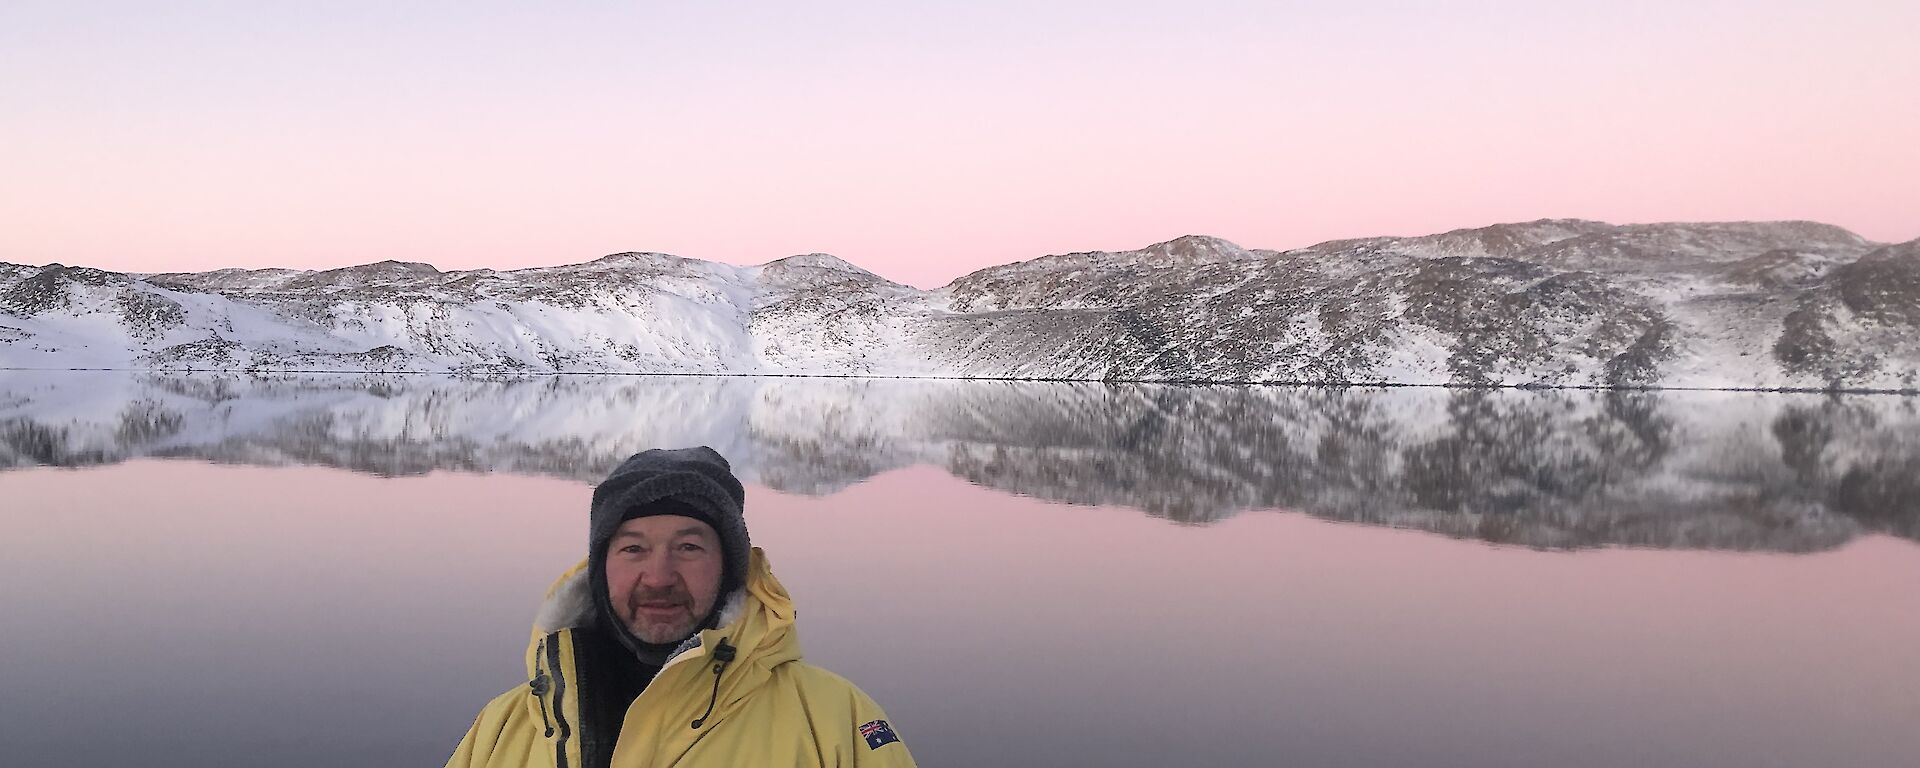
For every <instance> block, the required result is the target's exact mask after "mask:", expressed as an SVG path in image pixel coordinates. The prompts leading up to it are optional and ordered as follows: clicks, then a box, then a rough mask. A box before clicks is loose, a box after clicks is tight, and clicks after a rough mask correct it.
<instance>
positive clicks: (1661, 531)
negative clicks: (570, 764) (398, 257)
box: [0, 372, 1920, 767]
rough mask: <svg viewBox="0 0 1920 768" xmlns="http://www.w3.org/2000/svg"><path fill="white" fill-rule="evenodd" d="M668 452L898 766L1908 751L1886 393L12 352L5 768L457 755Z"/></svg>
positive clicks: (1839, 756)
mask: <svg viewBox="0 0 1920 768" xmlns="http://www.w3.org/2000/svg"><path fill="white" fill-rule="evenodd" d="M693 444H706V445H711V446H713V447H714V448H716V449H718V450H720V451H721V452H722V453H724V454H725V455H727V457H728V458H729V459H731V460H732V461H733V462H734V464H735V468H736V469H737V470H738V471H739V473H740V475H741V477H742V479H743V480H745V481H746V482H747V484H748V508H747V517H748V521H749V525H750V527H751V529H752V533H753V537H754V541H755V543H756V544H758V545H760V546H762V547H764V548H765V549H766V550H767V552H768V554H769V556H770V559H771V560H772V562H773V565H774V568H775V571H776V573H778V574H779V576H780V577H781V579H782V580H783V581H784V582H785V583H786V585H787V586H788V588H789V589H790V590H791V592H792V593H793V595H794V599H795V601H796V604H797V605H798V606H799V610H800V618H799V629H800V635H801V638H802V642H803V645H804V647H805V649H806V652H807V655H808V656H809V658H810V659H812V660H813V661H815V662H816V663H819V664H821V665H823V666H826V667H828V668H830V669H833V670H835V671H837V672H840V673H841V674H843V675H846V676H847V677H849V678H851V679H852V680H854V681H855V682H857V683H858V684H860V686H861V687H863V688H864V689H866V690H867V691H868V692H869V693H871V694H872V695H873V696H874V697H875V698H876V699H877V700H879V701H880V702H881V703H882V704H883V705H884V706H885V707H886V708H887V709H888V711H889V714H890V716H891V718H892V720H893V721H894V723H895V724H896V725H897V727H898V730H899V731H900V733H901V735H902V736H903V738H904V739H905V740H906V741H907V742H908V744H909V745H910V746H911V747H912V748H913V750H914V752H915V754H916V756H917V757H918V758H919V759H920V762H921V764H923V765H928V766H941V765H1036V766H1056V765H1057V766H1067V765H1111V766H1163V765H1304V766H1348V765H1365V766H1477V767H1480V766H1537V765H1555V766H1621V765H1636V766H1637V765H1686V766H1807V765H1820V766H1904V765H1914V764H1916V763H1917V762H1920V728H1916V727H1915V726H1914V724H1915V723H1916V722H1920V594H1917V592H1920V589H1917V588H1920V401H1916V400H1915V399H1912V398H1900V397H1889V396H1852V397H1828V396H1822V395H1810V394H1797V395H1788V394H1752V393H1705V392H1691V393H1689V392H1669V393H1606V392H1580V391H1551V392H1529V391H1490V390H1442V389H1312V388H1247V387H1175V386H1140V385H1104V384H1038V383H1013V382H936V381H868V380H823V379H740V378H699V377H665V378H662V377H608V378H601V377H578V376H574V377H548V378H533V379H524V380H502V381H475V380H459V379H448V378H441V377H424V376H378V377H368V376H309V377H299V376H274V377H270V378H251V377H242V376H232V375H224V376H217V375H189V376H170V377H160V376H150V375H144V374H125V373H52V372H48V373H37V372H0V615H4V616H5V617H6V619H5V631H4V633H0V654H4V658H5V659H6V660H7V661H6V662H5V664H4V668H5V670H6V676H5V677H6V688H5V690H4V691H0V745H4V749H5V751H6V754H7V755H8V757H7V762H8V763H9V764H14V763H18V764H22V765H36V764H69V765H91V764H110V763H112V764H117V763H124V762H126V761H127V759H128V758H129V757H130V756H131V757H137V758H138V759H139V761H140V764H142V765H182V766H186V765H215V764H253V763H258V762H262V761H263V759H264V760H266V761H269V762H271V763H272V764H275V765H295V766H309V765H310V766H341V765H394V766H418V765H439V764H440V763H441V762H443V761H444V760H445V757H446V755H447V753H448V752H449V751H450V750H451V749H452V747H453V744H454V743H455V742H456V741H457V740H458V739H459V737H460V735H461V734H462V733H464V731H465V729H466V727H467V725H468V724H469V723H470V721H471V719H472V717H473V715H474V713H475V712H476V711H477V710H478V709H479V707H480V706H481V705H482V704H483V703H484V702H485V701H486V700H487V699H488V698H490V697H491V696H493V695H495V694H497V693H499V692H500V691H503V690H505V689H507V688H509V687H511V686H513V685H515V684H516V683H518V682H520V681H521V677H522V672H521V666H522V662H521V654H522V652H523V651H524V648H525V643H526V639H527V632H528V628H529V625H530V622H531V619H532V614H533V611H534V608H535V605H536V603H537V602H538V601H539V598H540V595H541V594H542V593H543V591H544V590H545V588H546V586H547V585H548V583H549V582H550V581H551V580H552V579H553V578H554V577H555V576H556V575H558V574H559V573H560V571H562V570H563V569H565V568H566V567H567V566H569V565H571V564H572V563H573V562H575V561H576V560H578V559H579V558H580V557H582V556H583V555H584V551H583V547H584V538H585V519H586V513H585V510H586V505H587V500H588V497H589V495H590V493H591V486H590V484H591V483H592V482H594V481H596V480H598V479H599V477H600V476H601V475H602V474H603V473H604V472H605V471H606V470H607V469H608V468H610V467H611V466H612V465H614V464H615V463H617V462H618V461H619V460H620V459H622V458H624V457H625V456H627V455H628V454H630V453H632V452H634V451H637V450H640V449H643V448H647V447H653V446H678V445H693ZM269 755H270V756H271V757H270V758H266V757H264V756H269Z"/></svg>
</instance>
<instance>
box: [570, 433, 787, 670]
mask: <svg viewBox="0 0 1920 768" xmlns="http://www.w3.org/2000/svg"><path fill="white" fill-rule="evenodd" d="M745 503H746V492H745V491H744V490H743V489H742V488H741V487H740V480H739V479H738V478H735V477H734V476H733V468H732V467H731V466H730V465H728V464H727V460H726V459H725V458H722V457H721V456H720V454H719V453H716V452H715V451H714V450H713V449H712V448H708V447H706V446H700V447H698V448H677V449H672V450H665V449H658V448H656V449H653V450H649V451H642V452H640V453H637V454H634V455H633V456H632V457H631V458H629V459H627V460H626V461H624V462H621V463H620V466H619V467H617V468H615V469H614V470H613V473H612V474H609V475H607V479H605V480H602V481H601V482H600V484H599V485H598V486H595V487H594V489H593V507H592V512H591V516H590V518H589V520H588V524H587V569H588V572H589V574H590V575H591V578H592V579H593V592H594V602H595V603H596V604H597V605H598V607H599V611H600V616H601V617H602V618H603V619H605V620H607V621H608V623H609V624H611V625H612V626H614V627H616V628H619V629H620V630H621V631H620V632H618V634H619V635H620V636H621V639H622V640H623V641H625V642H626V644H627V645H629V646H630V647H634V644H635V643H636V642H639V641H638V639H637V638H633V637H631V635H630V634H629V633H627V632H626V631H624V630H625V627H624V626H622V625H621V623H620V621H619V620H618V619H617V615H616V614H615V613H614V611H613V604H612V601H611V600H610V598H609V597H608V595H607V543H608V542H610V541H612V540H613V534H614V533H615V532H616V531H618V530H619V529H620V524H621V523H623V522H626V521H628V520H632V519H634V518H636V517H646V516H649V515H682V516H685V517H691V518H693V519H696V520H699V521H701V522H704V523H706V524H708V525H710V526H713V530H714V532H715V533H718V534H719V535H720V552H721V561H722V564H723V570H722V571H721V577H720V595H719V597H718V599H717V600H715V611H716V612H717V611H718V610H719V606H720V605H722V604H724V603H725V602H726V600H727V595H729V594H731V593H732V592H733V591H734V590H736V589H739V588H740V587H741V586H742V584H743V583H744V582H745V579H746V575H747V562H748V556H749V553H750V552H752V550H753V542H752V540H750V539H748V538H747V521H746V518H745V517H744V516H743V510H742V507H743V506H744V505H745ZM709 619H711V617H709ZM641 645H643V646H644V645H645V644H644V643H642V644H641ZM634 649H635V651H636V652H640V653H642V654H643V655H653V654H651V653H650V652H649V651H651V650H652V649H649V648H644V647H634Z"/></svg>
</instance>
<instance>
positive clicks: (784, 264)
mask: <svg viewBox="0 0 1920 768" xmlns="http://www.w3.org/2000/svg"><path fill="white" fill-rule="evenodd" d="M760 266H761V267H763V268H766V269H794V268H803V269H831V270H833V271H835V272H852V273H855V274H860V275H871V274H873V273H872V272H868V271H867V270H864V269H861V268H860V267H858V266H855V265H854V264H852V263H851V262H849V261H847V260H846V259H842V258H840V257H838V256H834V255H832V254H826V253H803V254H800V255H798V256H788V257H786V258H784V259H774V260H773V261H769V262H767V263H765V264H762V265H760Z"/></svg>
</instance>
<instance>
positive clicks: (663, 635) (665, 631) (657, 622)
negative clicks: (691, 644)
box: [626, 587, 702, 645]
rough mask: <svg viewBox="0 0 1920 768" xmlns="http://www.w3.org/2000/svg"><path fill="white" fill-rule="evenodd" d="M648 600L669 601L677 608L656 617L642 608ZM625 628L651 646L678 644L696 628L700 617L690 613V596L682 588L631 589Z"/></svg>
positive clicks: (649, 601) (655, 602) (628, 597)
mask: <svg viewBox="0 0 1920 768" xmlns="http://www.w3.org/2000/svg"><path fill="white" fill-rule="evenodd" d="M648 603H654V604H660V603H672V604H673V606H674V607H675V609H676V610H674V611H673V612H671V613H668V614H667V615H666V616H665V617H659V618H656V617H655V616H652V615H649V614H648V613H644V612H642V611H641V606H643V605H646V604H648ZM626 608H627V616H628V617H629V618H628V620H627V631H628V632H631V633H633V636H634V637H636V638H638V639H639V640H640V641H641V642H645V643H652V644H654V645H666V644H669V643H678V642H680V641H682V640H685V639H687V638H688V637H691V636H692V635H693V633H694V632H697V631H699V629H700V626H699V622H700V619H701V618H702V617H700V616H695V615H694V613H693V609H694V605H693V596H692V595H690V594H688V593H687V591H686V590H685V589H684V588H681V587H662V588H660V589H652V590H645V591H642V590H637V589H636V590H634V591H633V592H632V593H630V594H628V595H627V605H626Z"/></svg>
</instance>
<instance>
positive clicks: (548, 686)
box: [527, 637, 553, 739]
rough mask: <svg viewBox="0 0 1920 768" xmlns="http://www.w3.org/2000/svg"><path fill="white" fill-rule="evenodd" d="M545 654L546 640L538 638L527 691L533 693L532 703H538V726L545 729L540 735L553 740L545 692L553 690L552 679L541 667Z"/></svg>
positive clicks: (551, 721) (551, 723) (551, 722)
mask: <svg viewBox="0 0 1920 768" xmlns="http://www.w3.org/2000/svg"><path fill="white" fill-rule="evenodd" d="M546 654H547V639H546V638H544V637H543V638H540V644H539V645H538V646H536V647H535V648H534V649H533V659H534V665H533V680H531V681H529V682H528V683H527V689H528V690H529V691H531V692H532V693H533V699H534V701H538V702H540V726H541V728H543V729H545V732H544V733H542V734H541V735H543V736H545V737H546V738H549V739H551V738H553V720H552V719H550V718H548V717H547V692H548V691H551V690H553V679H552V678H550V677H548V676H547V670H546V669H545V667H544V666H543V663H544V661H545V657H546Z"/></svg>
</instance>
